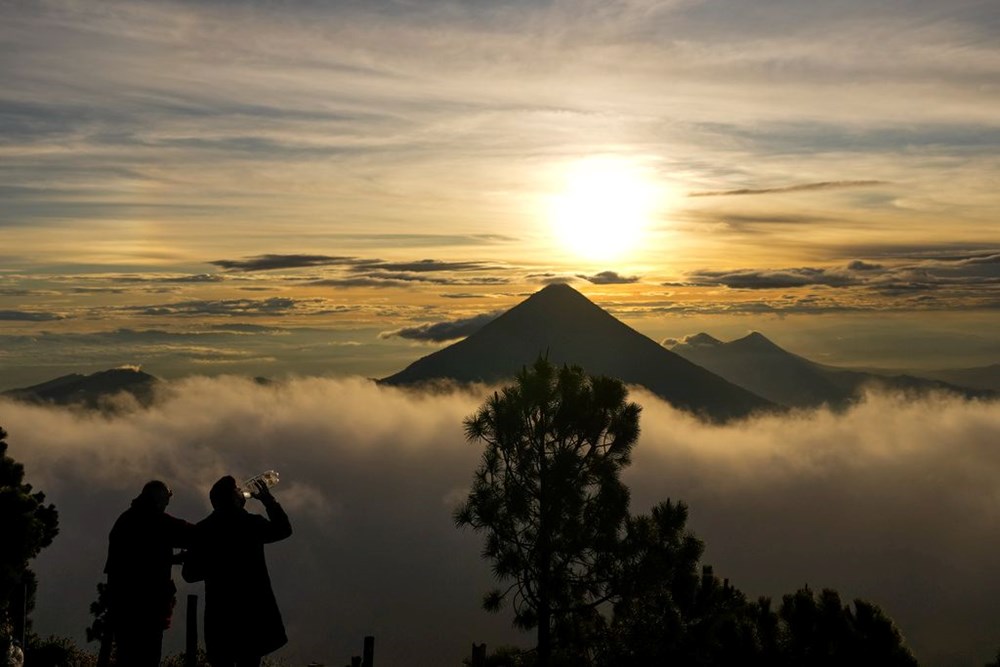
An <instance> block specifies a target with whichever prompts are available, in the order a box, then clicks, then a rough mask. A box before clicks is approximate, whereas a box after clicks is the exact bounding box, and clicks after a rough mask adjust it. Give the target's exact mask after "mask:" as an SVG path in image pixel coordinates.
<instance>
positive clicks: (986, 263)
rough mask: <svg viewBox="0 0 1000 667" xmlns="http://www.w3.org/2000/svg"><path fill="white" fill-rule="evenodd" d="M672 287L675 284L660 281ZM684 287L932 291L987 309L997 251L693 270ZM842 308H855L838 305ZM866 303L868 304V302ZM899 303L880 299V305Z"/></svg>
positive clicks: (999, 262)
mask: <svg viewBox="0 0 1000 667" xmlns="http://www.w3.org/2000/svg"><path fill="white" fill-rule="evenodd" d="M662 284H663V285H665V286H676V285H677V283H662ZM681 284H686V285H688V286H700V287H709V286H719V285H721V286H725V287H729V288H731V289H745V290H774V289H789V288H798V287H819V286H821V287H834V288H848V289H849V288H859V291H858V294H865V293H867V294H868V295H870V296H869V299H870V297H871V296H873V295H874V294H876V293H877V294H878V295H882V296H887V295H889V296H894V295H899V294H908V293H925V292H935V293H937V294H938V295H939V296H940V297H941V299H942V303H943V302H945V301H946V300H947V301H949V302H950V303H951V304H952V307H954V308H962V307H965V308H969V307H972V308H974V307H980V308H992V307H995V304H996V302H997V299H998V298H1000V253H993V252H986V253H972V254H968V255H963V254H959V255H951V256H947V257H944V258H940V257H936V258H932V259H916V260H913V259H907V260H903V261H899V260H897V261H895V262H893V263H888V262H883V263H873V262H866V261H864V260H857V259H856V260H853V261H851V262H850V263H848V264H847V265H846V266H844V267H830V268H819V267H797V268H787V269H733V270H726V271H716V270H708V269H705V270H698V271H692V272H690V273H689V274H687V283H681ZM840 305H843V306H859V305H861V303H860V301H859V302H856V303H853V304H851V303H842V304H840ZM869 305H871V304H869ZM900 305H901V304H899V303H894V304H886V303H884V302H882V303H880V305H879V306H878V307H879V308H883V309H884V308H890V307H898V306H900Z"/></svg>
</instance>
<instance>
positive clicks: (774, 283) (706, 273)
mask: <svg viewBox="0 0 1000 667" xmlns="http://www.w3.org/2000/svg"><path fill="white" fill-rule="evenodd" d="M688 279H689V280H690V283H691V284H692V285H698V286H707V285H725V286H726V287H730V288H733V289H784V288H789V287H805V286H808V285H826V286H829V287H844V286H847V285H856V284H858V281H857V280H856V279H855V278H853V277H851V276H850V275H847V274H845V273H843V272H838V271H835V270H830V269H822V268H812V267H801V268H793V269H772V270H756V269H739V270H735V271H711V270H702V271H694V272H692V273H690V274H688Z"/></svg>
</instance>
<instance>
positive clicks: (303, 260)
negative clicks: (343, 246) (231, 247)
mask: <svg viewBox="0 0 1000 667" xmlns="http://www.w3.org/2000/svg"><path fill="white" fill-rule="evenodd" d="M360 261H361V260H359V259H357V258H356V257H330V256H328V255H270V254H269V255H257V256H256V257H249V258H247V259H217V260H214V261H212V262H209V263H210V264H214V265H216V266H219V267H222V268H223V269H227V270H235V271H273V270H275V269H301V268H308V267H314V266H330V265H337V264H352V265H353V264H357V263H358V262H360Z"/></svg>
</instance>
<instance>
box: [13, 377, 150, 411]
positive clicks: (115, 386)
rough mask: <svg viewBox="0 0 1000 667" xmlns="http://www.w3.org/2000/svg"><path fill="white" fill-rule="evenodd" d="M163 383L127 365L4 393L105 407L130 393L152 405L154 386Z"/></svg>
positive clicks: (40, 400) (36, 400)
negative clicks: (114, 399)
mask: <svg viewBox="0 0 1000 667" xmlns="http://www.w3.org/2000/svg"><path fill="white" fill-rule="evenodd" d="M159 382H160V380H159V379H158V378H156V377H154V376H152V375H150V374H149V373H145V372H143V371H141V370H139V369H137V368H131V367H124V368H112V369H110V370H106V371H99V372H97V373H92V374H90V375H81V374H79V373H71V374H69V375H63V376H61V377H57V378H55V379H54V380H49V381H47V382H42V383H41V384H36V385H32V386H30V387H22V388H18V389H10V390H8V391H5V392H3V395H4V396H7V397H8V398H14V399H17V400H20V401H26V402H30V403H54V404H56V405H78V406H83V407H87V408H105V407H108V406H109V400H110V399H111V398H112V397H114V396H117V395H118V394H121V393H126V394H129V395H131V396H133V397H135V399H136V400H137V401H138V402H139V403H140V404H141V405H147V406H148V405H149V404H150V403H151V402H152V400H153V387H154V386H155V385H156V384H157V383H159Z"/></svg>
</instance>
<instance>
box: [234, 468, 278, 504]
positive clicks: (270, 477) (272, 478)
mask: <svg viewBox="0 0 1000 667" xmlns="http://www.w3.org/2000/svg"><path fill="white" fill-rule="evenodd" d="M257 482H264V483H265V484H267V486H268V487H272V486H274V485H275V484H277V483H278V473H277V472H276V471H274V470H268V471H266V472H262V473H261V474H259V475H255V476H253V477H251V478H250V479H248V480H247V481H245V482H243V483H242V484H240V491H241V492H242V493H243V497H244V498H250V496H251V494H253V493H256V492H257Z"/></svg>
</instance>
